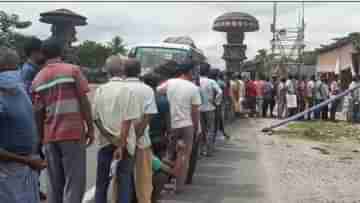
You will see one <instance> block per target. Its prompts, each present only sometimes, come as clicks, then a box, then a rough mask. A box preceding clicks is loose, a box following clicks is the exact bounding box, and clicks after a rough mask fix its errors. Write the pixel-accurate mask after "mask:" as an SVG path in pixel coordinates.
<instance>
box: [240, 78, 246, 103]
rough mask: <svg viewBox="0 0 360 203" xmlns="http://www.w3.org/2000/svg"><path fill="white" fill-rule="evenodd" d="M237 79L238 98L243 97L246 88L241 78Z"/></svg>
mask: <svg viewBox="0 0 360 203" xmlns="http://www.w3.org/2000/svg"><path fill="white" fill-rule="evenodd" d="M238 81H239V97H240V99H241V98H243V97H245V94H246V89H245V83H244V82H243V81H242V80H238Z"/></svg>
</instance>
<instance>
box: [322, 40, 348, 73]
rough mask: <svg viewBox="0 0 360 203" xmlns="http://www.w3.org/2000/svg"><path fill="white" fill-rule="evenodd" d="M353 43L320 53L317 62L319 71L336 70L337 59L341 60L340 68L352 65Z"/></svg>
mask: <svg viewBox="0 0 360 203" xmlns="http://www.w3.org/2000/svg"><path fill="white" fill-rule="evenodd" d="M353 50H354V48H353V45H352V43H348V44H347V45H345V46H342V47H338V48H336V49H333V50H331V51H328V52H324V53H320V54H319V56H318V62H317V72H335V67H336V61H337V60H339V65H340V70H339V71H341V70H345V69H347V68H351V67H352V60H351V54H352V52H353Z"/></svg>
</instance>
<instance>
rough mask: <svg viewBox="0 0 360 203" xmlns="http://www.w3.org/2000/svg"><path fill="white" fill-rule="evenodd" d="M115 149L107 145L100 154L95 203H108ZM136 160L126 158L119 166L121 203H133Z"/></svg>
mask: <svg viewBox="0 0 360 203" xmlns="http://www.w3.org/2000/svg"><path fill="white" fill-rule="evenodd" d="M115 149H116V148H115V147H114V146H112V145H107V146H105V147H102V148H101V149H100V150H99V152H98V163H97V164H98V165H97V172H96V173H97V174H96V189H95V202H96V203H107V191H108V188H109V185H110V180H111V178H110V176H109V173H110V167H111V162H112V160H113V153H114V151H115ZM133 169H134V160H133V159H132V158H129V157H124V158H123V159H122V160H121V161H119V162H118V165H117V170H116V171H117V174H116V175H117V177H118V181H119V187H118V188H119V191H118V194H119V203H131V201H132V195H133V194H132V193H133V180H132V173H133Z"/></svg>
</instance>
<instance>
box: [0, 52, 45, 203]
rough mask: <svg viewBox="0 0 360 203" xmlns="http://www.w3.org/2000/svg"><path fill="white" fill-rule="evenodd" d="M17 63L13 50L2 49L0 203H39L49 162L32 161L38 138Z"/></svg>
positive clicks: (16, 55) (0, 80)
mask: <svg viewBox="0 0 360 203" xmlns="http://www.w3.org/2000/svg"><path fill="white" fill-rule="evenodd" d="M18 63H19V56H18V54H17V53H16V52H15V51H14V50H11V49H9V48H5V47H0V132H1V136H0V177H1V178H0V201H1V202H4V203H5V202H11V203H23V202H28V203H38V202H40V197H39V184H38V183H39V174H38V170H41V169H44V168H45V167H46V162H45V161H43V160H40V159H37V158H33V156H34V155H35V154H36V149H37V145H38V141H39V138H38V134H37V129H36V124H35V119H34V114H33V108H32V104H31V100H30V98H29V96H28V95H27V93H26V91H25V89H24V86H23V85H22V84H21V79H20V78H19V75H18V72H17V71H16V66H17V64H18Z"/></svg>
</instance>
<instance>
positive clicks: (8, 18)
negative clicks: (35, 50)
mask: <svg viewBox="0 0 360 203" xmlns="http://www.w3.org/2000/svg"><path fill="white" fill-rule="evenodd" d="M29 26H31V22H30V21H21V20H20V17H19V16H18V15H17V14H7V13H6V12H4V11H0V46H7V47H11V48H19V47H20V45H22V44H21V43H22V42H24V40H25V39H26V36H24V35H22V34H20V33H17V32H16V29H25V28H28V27H29Z"/></svg>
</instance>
